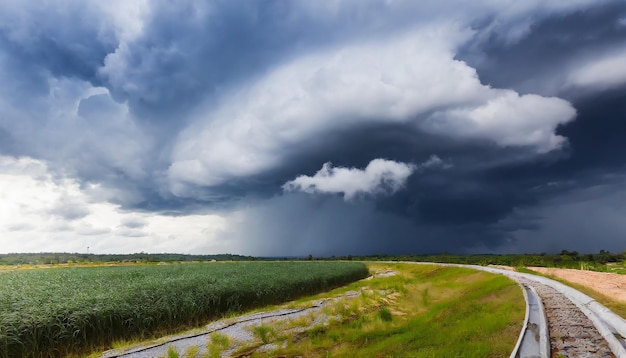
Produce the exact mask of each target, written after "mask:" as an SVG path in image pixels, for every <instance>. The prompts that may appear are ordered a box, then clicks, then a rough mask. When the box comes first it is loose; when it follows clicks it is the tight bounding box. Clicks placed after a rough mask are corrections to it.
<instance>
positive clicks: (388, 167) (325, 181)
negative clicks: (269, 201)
mask: <svg viewBox="0 0 626 358" xmlns="http://www.w3.org/2000/svg"><path fill="white" fill-rule="evenodd" d="M413 171H415V166H414V165H411V164H406V163H398V162H394V161H392V160H385V159H374V160H372V161H371V162H370V163H369V164H368V165H367V167H365V169H357V168H342V167H336V168H333V166H332V164H331V163H325V164H324V166H322V169H320V170H319V171H318V172H317V173H315V175H314V176H312V177H311V176H306V175H301V176H299V177H297V178H295V179H294V180H291V181H288V182H287V183H285V184H284V185H283V189H284V190H285V191H296V190H299V191H303V192H306V193H310V194H314V193H341V194H343V197H344V199H345V200H351V199H354V198H355V197H356V196H358V195H373V194H379V193H386V194H392V193H395V192H396V191H398V190H400V189H401V188H402V187H403V186H404V184H405V182H406V179H407V178H408V177H409V176H410V175H411V173H413Z"/></svg>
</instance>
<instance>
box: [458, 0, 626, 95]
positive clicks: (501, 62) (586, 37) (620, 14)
mask: <svg viewBox="0 0 626 358" xmlns="http://www.w3.org/2000/svg"><path fill="white" fill-rule="evenodd" d="M625 17H626V3H624V2H620V1H614V2H610V3H608V4H606V5H605V6H597V7H590V8H587V9H585V10H580V11H575V12H572V13H566V14H561V15H557V16H552V17H547V18H544V19H541V20H540V21H537V22H535V23H533V24H532V26H531V27H530V29H529V32H528V34H527V35H526V36H524V37H522V38H520V39H519V40H518V41H515V42H513V43H510V44H506V43H504V44H503V43H502V41H500V40H499V39H498V38H497V37H495V35H491V36H486V38H484V37H480V36H479V37H477V38H476V39H475V41H471V42H468V43H467V44H466V46H465V47H464V48H463V49H461V51H460V52H459V54H458V55H457V57H458V58H459V59H461V60H464V61H467V62H468V63H469V64H470V65H471V66H472V67H474V68H476V70H477V71H478V74H479V75H480V78H481V81H482V82H483V83H488V84H490V85H492V86H496V87H503V88H513V89H516V90H518V91H521V92H524V93H539V94H544V95H555V94H561V95H562V94H563V93H561V92H563V91H565V92H566V93H564V94H565V95H569V96H576V92H569V91H567V90H566V89H564V88H562V87H563V85H564V82H565V81H567V78H566V77H567V75H568V70H573V69H574V68H576V67H577V66H580V65H581V62H582V61H584V60H589V59H592V58H594V57H596V56H598V55H599V54H601V53H603V52H609V53H610V52H612V51H615V50H619V49H620V48H624V47H626V40H625V39H626V27H625V26H622V25H620V24H621V23H622V21H623V19H624V18H625ZM477 31H479V33H480V32H481V31H484V28H483V27H482V26H477Z"/></svg>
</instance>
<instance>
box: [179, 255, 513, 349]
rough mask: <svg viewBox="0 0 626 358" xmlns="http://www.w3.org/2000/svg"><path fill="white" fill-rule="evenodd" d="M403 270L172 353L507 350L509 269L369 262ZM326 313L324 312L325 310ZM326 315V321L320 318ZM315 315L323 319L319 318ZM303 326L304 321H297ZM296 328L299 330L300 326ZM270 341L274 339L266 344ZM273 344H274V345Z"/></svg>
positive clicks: (510, 306) (510, 335) (510, 332)
mask: <svg viewBox="0 0 626 358" xmlns="http://www.w3.org/2000/svg"><path fill="white" fill-rule="evenodd" d="M369 266H370V271H386V270H389V269H392V270H394V271H396V272H397V273H398V274H397V275H394V276H390V277H380V278H374V279H371V280H362V281H359V282H355V283H352V284H350V285H348V286H346V287H342V288H339V289H336V290H333V291H331V292H328V293H325V294H322V295H317V296H315V297H309V298H306V299H304V300H299V301H298V302H297V303H296V304H295V305H298V304H300V305H303V306H307V304H308V305H309V306H310V302H311V301H317V300H319V299H321V298H329V297H337V296H339V295H341V294H342V293H345V292H346V291H358V292H360V295H359V296H358V297H357V298H344V299H340V300H338V301H337V302H335V303H333V304H332V305H331V306H328V307H326V308H324V310H323V313H321V314H320V313H318V314H316V315H309V316H305V317H299V318H296V319H293V320H289V321H287V322H275V323H272V324H266V325H263V326H257V327H252V328H251V331H252V333H253V334H254V335H255V336H256V340H255V341H254V342H246V343H244V344H243V345H240V346H237V344H235V343H234V342H229V340H228V338H227V337H225V336H223V335H220V334H213V335H212V336H211V338H210V339H209V343H208V345H207V347H208V353H207V354H204V355H197V352H198V351H199V349H198V348H199V347H190V348H189V350H187V351H186V352H175V351H173V349H172V350H171V351H170V352H169V357H188V358H192V357H219V354H220V352H223V351H224V350H226V349H233V347H235V348H236V353H235V354H234V356H252V357H282V356H286V357H292V356H304V357H508V356H509V355H510V353H511V351H512V349H513V347H514V345H515V343H516V341H517V338H518V336H519V333H520V330H521V328H522V324H523V318H524V313H525V303H524V298H523V295H522V292H521V290H520V289H519V286H517V284H515V283H514V282H513V281H511V280H509V279H507V278H506V277H504V276H499V275H492V274H489V273H485V272H480V271H474V270H469V269H463V268H455V267H439V266H432V265H410V264H371V265H369ZM320 316H321V317H320ZM324 320H326V324H324V323H319V322H320V321H324ZM316 322H317V323H316ZM299 327H300V328H303V327H304V331H303V329H299V330H298V328H299ZM294 332H296V333H294ZM268 344H269V345H268ZM268 347H269V350H268Z"/></svg>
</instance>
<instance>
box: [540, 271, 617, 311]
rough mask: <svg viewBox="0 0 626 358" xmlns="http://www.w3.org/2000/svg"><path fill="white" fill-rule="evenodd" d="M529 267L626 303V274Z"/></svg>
mask: <svg viewBox="0 0 626 358" xmlns="http://www.w3.org/2000/svg"><path fill="white" fill-rule="evenodd" d="M529 269H531V270H534V271H537V272H539V273H542V274H544V275H552V276H554V277H557V278H559V279H562V280H567V281H570V282H573V283H577V284H579V285H583V286H587V287H589V288H592V289H594V290H596V291H598V292H601V293H603V294H605V295H607V296H609V297H611V298H614V299H615V300H618V301H622V302H625V303H626V275H619V274H615V273H606V272H594V271H582V270H573V269H559V268H545V267H529Z"/></svg>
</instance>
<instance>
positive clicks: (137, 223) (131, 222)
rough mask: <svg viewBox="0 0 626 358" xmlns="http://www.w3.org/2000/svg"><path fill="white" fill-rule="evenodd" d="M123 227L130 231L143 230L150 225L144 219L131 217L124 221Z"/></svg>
mask: <svg viewBox="0 0 626 358" xmlns="http://www.w3.org/2000/svg"><path fill="white" fill-rule="evenodd" d="M121 225H122V226H123V227H125V228H128V229H141V228H143V227H145V226H146V225H148V222H147V221H146V220H145V219H143V218H139V217H135V218H133V217H131V218H125V219H124V220H122V223H121Z"/></svg>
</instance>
